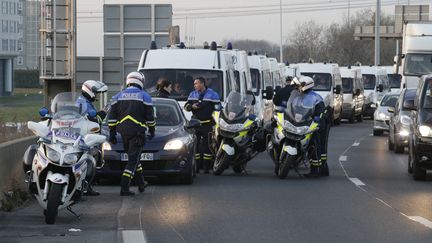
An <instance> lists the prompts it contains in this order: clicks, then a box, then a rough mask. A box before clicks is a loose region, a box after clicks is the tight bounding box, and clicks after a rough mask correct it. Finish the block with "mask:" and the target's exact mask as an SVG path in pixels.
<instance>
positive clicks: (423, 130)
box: [419, 125, 432, 137]
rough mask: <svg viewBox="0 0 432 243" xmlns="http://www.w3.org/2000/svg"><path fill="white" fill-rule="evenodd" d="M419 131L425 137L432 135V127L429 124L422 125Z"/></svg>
mask: <svg viewBox="0 0 432 243" xmlns="http://www.w3.org/2000/svg"><path fill="white" fill-rule="evenodd" d="M419 132H420V135H422V136H423V137H432V129H431V128H430V127H429V126H425V125H420V126H419Z"/></svg>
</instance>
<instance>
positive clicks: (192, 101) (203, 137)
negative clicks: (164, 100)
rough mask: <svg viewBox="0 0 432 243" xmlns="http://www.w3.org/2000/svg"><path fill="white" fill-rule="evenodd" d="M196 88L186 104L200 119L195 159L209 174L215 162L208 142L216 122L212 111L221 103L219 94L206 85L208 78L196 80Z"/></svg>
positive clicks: (199, 167)
mask: <svg viewBox="0 0 432 243" xmlns="http://www.w3.org/2000/svg"><path fill="white" fill-rule="evenodd" d="M194 88H195V90H194V91H192V92H191V93H190V94H189V97H188V100H187V102H186V104H185V106H184V109H185V110H186V111H192V114H193V115H192V118H195V119H198V120H200V122H201V126H200V127H198V128H197V129H196V136H197V140H198V141H197V144H198V146H199V147H198V151H197V153H196V154H195V159H196V160H197V161H198V172H199V169H204V173H206V174H208V173H209V169H210V168H211V164H212V162H213V154H212V153H211V151H210V148H209V144H208V136H209V133H210V132H211V131H212V128H213V125H214V124H215V122H214V120H213V117H212V113H213V111H215V110H216V106H217V105H220V99H219V95H218V94H217V93H216V92H215V91H213V90H212V89H210V88H207V86H206V80H205V79H204V78H203V77H198V78H196V79H195V80H194Z"/></svg>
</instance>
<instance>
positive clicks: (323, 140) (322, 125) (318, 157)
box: [311, 117, 330, 167]
mask: <svg viewBox="0 0 432 243" xmlns="http://www.w3.org/2000/svg"><path fill="white" fill-rule="evenodd" d="M329 131H330V128H329V124H328V122H327V119H326V117H323V118H322V119H320V122H319V130H318V131H317V132H316V133H315V134H314V137H313V138H312V139H313V141H312V142H314V143H315V146H316V153H313V154H312V155H311V165H312V166H316V167H318V166H321V165H322V164H323V163H325V162H326V161H327V140H328V133H329Z"/></svg>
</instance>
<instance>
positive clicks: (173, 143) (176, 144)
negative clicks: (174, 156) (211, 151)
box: [164, 137, 190, 150]
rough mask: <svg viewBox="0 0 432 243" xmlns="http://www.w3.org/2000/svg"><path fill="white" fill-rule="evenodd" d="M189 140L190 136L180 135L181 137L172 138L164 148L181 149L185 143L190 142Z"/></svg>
mask: <svg viewBox="0 0 432 243" xmlns="http://www.w3.org/2000/svg"><path fill="white" fill-rule="evenodd" d="M189 141H190V138H189V137H180V138H175V139H171V140H169V141H168V142H167V143H166V144H165V146H164V150H179V149H181V148H182V147H183V146H184V145H185V144H188V143H189Z"/></svg>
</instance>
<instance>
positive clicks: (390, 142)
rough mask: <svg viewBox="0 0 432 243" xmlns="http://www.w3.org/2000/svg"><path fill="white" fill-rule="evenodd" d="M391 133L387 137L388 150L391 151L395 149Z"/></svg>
mask: <svg viewBox="0 0 432 243" xmlns="http://www.w3.org/2000/svg"><path fill="white" fill-rule="evenodd" d="M390 136H391V135H390V134H389V135H388V139H387V141H388V150H389V151H392V150H393V149H394V143H393V142H392V141H391V138H390Z"/></svg>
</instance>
